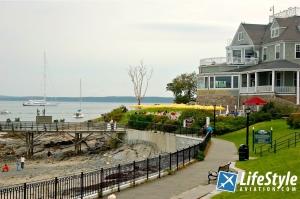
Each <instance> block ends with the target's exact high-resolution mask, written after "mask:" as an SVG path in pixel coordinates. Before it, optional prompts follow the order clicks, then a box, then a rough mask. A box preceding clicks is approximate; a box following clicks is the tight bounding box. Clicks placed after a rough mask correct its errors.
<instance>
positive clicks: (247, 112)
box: [245, 108, 251, 148]
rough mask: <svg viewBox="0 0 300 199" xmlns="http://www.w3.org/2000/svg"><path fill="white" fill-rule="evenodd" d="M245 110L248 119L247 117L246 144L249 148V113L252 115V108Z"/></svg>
mask: <svg viewBox="0 0 300 199" xmlns="http://www.w3.org/2000/svg"><path fill="white" fill-rule="evenodd" d="M245 112H246V116H247V119H246V145H247V147H248V148H249V115H250V112H251V109H250V108H246V109H245Z"/></svg>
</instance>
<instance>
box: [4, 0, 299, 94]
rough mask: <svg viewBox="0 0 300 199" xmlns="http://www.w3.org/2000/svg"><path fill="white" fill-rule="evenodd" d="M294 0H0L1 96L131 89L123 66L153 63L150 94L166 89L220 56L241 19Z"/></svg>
mask: <svg viewBox="0 0 300 199" xmlns="http://www.w3.org/2000/svg"><path fill="white" fill-rule="evenodd" d="M272 5H275V11H279V10H284V9H286V8H288V7H291V6H300V3H299V0H293V1H292V0H276V1H275V0H264V1H263V0H251V1H244V0H226V1H213V0H181V1H176V0H98V1H24V0H23V1H14V2H9V1H7V2H4V1H0V74H1V76H0V95H1V94H2V95H42V94H43V91H42V71H43V52H44V51H46V54H47V60H48V66H47V76H48V77H47V95H48V96H78V95H79V79H80V78H82V85H83V86H82V88H83V96H121V95H122V96H124V95H125V96H132V95H133V89H132V85H131V82H130V81H129V78H128V75H127V68H128V67H129V65H137V64H139V62H140V60H143V61H144V63H145V64H146V65H147V66H149V67H152V68H153V70H154V72H153V76H152V79H151V81H150V85H149V89H148V93H147V95H148V96H172V93H170V92H166V90H165V87H166V84H167V83H168V82H170V81H171V80H172V78H174V77H175V76H177V75H179V74H181V73H187V72H188V73H189V72H193V71H196V70H197V66H198V65H199V60H200V59H201V58H206V57H217V56H225V46H226V45H227V42H228V40H229V39H231V38H232V37H233V35H234V33H235V31H236V29H237V28H238V25H239V23H240V22H247V23H268V16H269V14H270V11H269V9H270V7H271V6H272Z"/></svg>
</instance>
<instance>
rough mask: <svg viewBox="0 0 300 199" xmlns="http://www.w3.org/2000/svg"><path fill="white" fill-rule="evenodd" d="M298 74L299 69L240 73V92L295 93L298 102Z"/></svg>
mask: <svg viewBox="0 0 300 199" xmlns="http://www.w3.org/2000/svg"><path fill="white" fill-rule="evenodd" d="M299 75H300V74H299V70H263V71H253V72H245V73H241V74H240V81H241V82H240V94H268V93H269V94H277V95H296V94H297V104H299V77H300V76H299ZM297 88H298V89H297Z"/></svg>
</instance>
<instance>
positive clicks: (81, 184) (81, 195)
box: [80, 172, 83, 199]
mask: <svg viewBox="0 0 300 199" xmlns="http://www.w3.org/2000/svg"><path fill="white" fill-rule="evenodd" d="M80 198H81V199H83V172H81V175H80Z"/></svg>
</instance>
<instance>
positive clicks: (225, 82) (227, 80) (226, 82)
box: [215, 76, 231, 88]
mask: <svg viewBox="0 0 300 199" xmlns="http://www.w3.org/2000/svg"><path fill="white" fill-rule="evenodd" d="M215 86H216V88H231V76H219V77H216V81H215Z"/></svg>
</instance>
